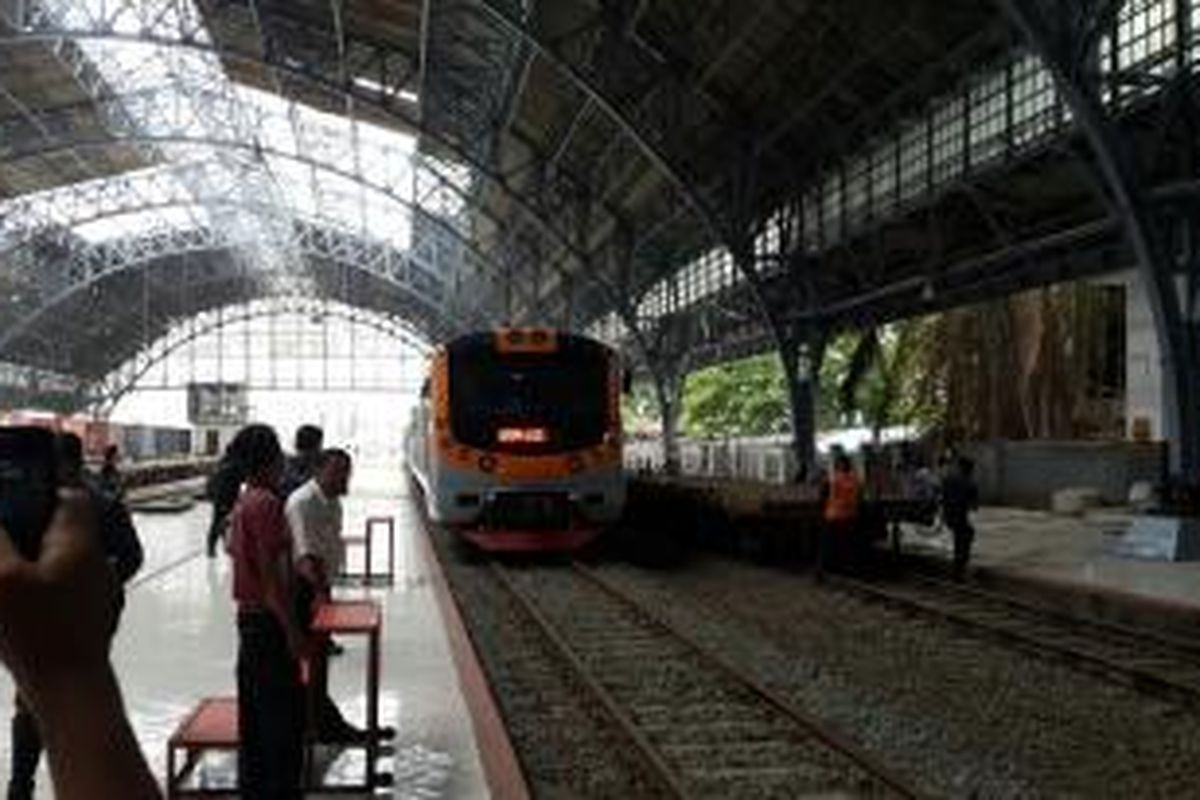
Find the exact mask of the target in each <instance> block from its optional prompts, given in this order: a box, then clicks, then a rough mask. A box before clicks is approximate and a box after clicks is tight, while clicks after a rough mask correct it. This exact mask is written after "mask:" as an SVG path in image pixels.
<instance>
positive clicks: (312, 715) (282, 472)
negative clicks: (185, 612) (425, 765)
mask: <svg viewBox="0 0 1200 800" xmlns="http://www.w3.org/2000/svg"><path fill="white" fill-rule="evenodd" d="M323 443H324V436H323V433H322V431H321V429H320V428H317V427H315V426H312V425H304V426H302V427H301V428H300V429H299V430H298V431H297V433H296V439H295V444H296V452H295V454H294V455H293V456H291V457H290V458H286V459H285V457H284V454H283V449H282V447H281V446H280V444H279V438H278V437H277V436H276V434H275V431H274V430H272V429H271V428H270V427H268V426H266V425H250V426H247V427H246V428H243V429H242V430H241V431H240V432H239V433H238V434H237V436H235V437H234V439H233V441H232V442H230V444H229V447H228V448H226V451H225V455H224V456H223V458H222V460H221V466H220V467H219V468H218V470H217V473H215V475H214V479H213V481H212V484H211V486H210V489H211V491H212V495H213V520H212V524H211V525H210V528H209V553H210V555H211V556H215V554H216V543H217V542H218V541H220V540H222V539H224V540H225V548H226V550H227V552H228V553H229V555H230V558H231V560H232V562H233V595H234V601H235V603H236V605H237V625H238V660H237V685H238V718H239V724H240V731H239V742H240V750H239V753H238V770H239V775H238V784H239V786H240V787H242V792H243V793H244V795H245V796H247V797H263V798H285V797H287V798H290V797H295V796H298V793H299V789H300V779H301V768H302V763H303V751H304V737H305V733H306V731H310V732H311V735H312V737H313V738H314V739H315V740H316V741H319V742H323V743H331V744H361V743H364V742H365V741H366V739H367V736H368V733H367V731H365V730H362V729H360V728H356V727H354V726H353V725H351V724H350V723H348V722H347V721H346V719H345V718H344V717H343V716H342V714H341V712H340V711H339V710H338V708H337V705H336V704H335V703H334V702H333V700H332V698H330V696H329V690H328V674H329V670H328V658H329V655H330V654H331V653H335V652H337V651H336V648H335V646H334V644H333V643H332V642H331V641H330V640H329V639H328V637H326V636H322V635H320V634H318V633H316V632H315V631H314V629H313V622H314V618H315V614H316V611H317V609H318V607H319V606H320V604H321V603H323V602H328V601H329V600H330V599H331V598H332V588H333V582H334V579H335V578H336V577H337V575H338V574H340V572H341V567H342V557H343V549H342V538H341V537H342V519H343V517H342V507H341V498H342V497H343V496H345V495H346V493H347V491H348V488H349V482H350V475H351V472H352V468H353V463H352V459H351V457H350V454H349V453H348V452H346V451H345V450H341V449H323ZM229 495H233V497H232V498H231V497H230V496H229ZM302 665H304V667H305V668H306V669H304V671H305V672H306V673H307V686H306V685H305V682H304V681H302V674H303V673H302ZM378 735H379V737H380V738H382V739H388V738H392V737H394V736H395V731H394V729H391V728H383V729H381V730H380V731H379V733H378Z"/></svg>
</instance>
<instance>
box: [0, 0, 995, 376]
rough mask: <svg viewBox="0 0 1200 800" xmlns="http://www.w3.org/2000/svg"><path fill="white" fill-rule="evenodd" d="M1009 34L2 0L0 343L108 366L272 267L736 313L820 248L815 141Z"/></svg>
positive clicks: (304, 3)
mask: <svg viewBox="0 0 1200 800" xmlns="http://www.w3.org/2000/svg"><path fill="white" fill-rule="evenodd" d="M1013 37H1014V34H1013V32H1012V30H1011V28H1010V26H1009V25H1008V24H1006V21H1005V19H1004V17H1003V14H1002V13H1001V12H1000V11H998V10H997V6H996V5H995V4H993V3H990V2H983V1H982V0H966V1H964V2H955V3H945V2H935V0H900V1H899V2H892V3H878V2H868V0H839V2H833V1H832V0H764V1H763V2H734V0H553V1H552V2H551V0H124V1H122V0H0V362H4V363H5V364H8V365H17V366H19V367H22V368H28V369H30V370H37V371H38V374H41V375H67V376H74V377H75V378H77V379H80V380H86V381H101V380H102V379H103V378H104V376H106V375H109V374H110V373H112V371H113V370H114V369H116V368H117V367H118V366H119V365H121V364H123V363H126V362H128V361H129V360H130V359H132V358H133V357H134V356H135V355H136V354H137V353H138V352H139V351H142V350H143V349H145V348H147V347H149V346H150V344H151V343H153V342H154V341H155V340H157V339H158V338H160V337H162V336H163V335H164V334H165V333H166V332H167V331H169V330H170V329H171V328H172V326H173V325H175V324H177V323H178V322H179V321H180V320H182V319H186V318H188V317H191V316H194V315H196V314H199V313H202V312H205V311H207V310H211V309H214V308H217V307H221V306H227V305H233V304H244V303H249V302H253V301H255V300H256V299H260V298H264V297H276V296H295V297H305V298H316V299H328V300H331V301H336V302H338V303H344V304H348V305H351V306H355V307H359V308H363V309H367V310H370V311H373V312H375V313H378V314H379V315H381V316H384V317H388V318H398V319H403V320H404V322H405V324H406V325H407V326H410V327H411V328H413V329H415V330H417V331H419V333H420V334H421V335H422V336H424V337H425V338H426V339H428V340H429V341H437V340H441V339H444V338H445V337H447V336H450V335H453V334H454V333H456V332H461V331H465V330H470V329H476V328H480V327H486V326H491V325H495V324H501V323H530V324H550V325H564V326H569V327H572V328H576V329H580V330H588V331H591V332H594V333H600V334H606V335H609V336H610V337H611V338H614V339H620V340H622V341H625V340H629V341H639V342H640V343H641V345H642V346H645V345H646V343H647V342H648V341H650V339H649V338H648V337H651V336H652V335H653V331H654V328H655V325H657V324H658V322H659V321H661V318H662V317H664V316H665V315H668V314H669V313H673V312H676V311H679V310H680V309H682V308H683V307H684V305H685V304H686V302H687V301H688V300H689V299H696V298H697V297H699V296H701V295H709V294H713V295H715V294H722V295H723V296H727V297H726V301H724V305H723V306H722V310H721V313H723V314H724V315H725V316H724V317H721V319H736V320H740V321H741V322H745V321H746V320H750V321H753V320H754V319H755V318H756V316H757V315H758V314H759V312H760V310H761V309H760V308H759V306H760V305H761V304H762V302H763V296H762V293H763V288H762V287H763V281H762V280H757V281H754V282H752V283H751V284H747V282H746V281H745V280H744V277H745V276H746V275H747V274H748V273H750V272H754V271H755V270H758V271H759V272H761V275H760V277H762V276H768V277H769V275H770V274H772V270H774V271H775V272H779V271H781V270H783V269H784V267H785V266H787V265H786V264H785V262H787V261H788V260H789V259H790V258H791V256H789V253H790V252H796V251H799V252H801V253H802V254H803V253H804V252H807V253H809V254H810V255H811V254H812V253H813V252H815V251H817V250H819V249H821V248H825V249H828V250H831V251H836V250H837V247H836V244H837V243H836V241H834V238H835V237H833V234H832V230H833V228H832V225H831V223H829V222H828V221H827V223H826V225H825V227H824V228H823V229H822V230H821V231H819V232H818V231H815V230H810V228H812V224H813V223H812V219H813V217H812V212H811V208H812V206H811V203H809V206H808V207H809V209H810V211H809V213H808V216H807V217H806V216H804V214H803V213H802V212H801V210H800V209H802V207H803V206H804V198H805V197H806V196H807V197H811V196H812V193H813V192H814V191H815V192H817V194H818V195H820V194H821V192H822V191H823V189H822V186H823V185H824V184H823V183H822V181H825V180H827V173H828V168H829V165H830V164H831V163H834V162H835V161H836V160H837V159H839V158H842V157H844V156H847V154H850V153H853V152H857V151H860V150H862V149H863V148H866V147H868V145H871V143H872V142H873V141H875V139H876V137H878V136H880V135H883V134H885V133H886V134H887V135H888V136H895V137H899V136H900V134H899V133H895V131H896V130H897V125H899V124H900V122H901V121H903V120H904V119H905V118H906V115H912V114H913V113H918V112H919V113H924V112H923V111H922V109H924V108H925V107H926V105H927V104H928V103H929V102H930V99H931V98H936V97H938V96H942V95H944V94H945V93H946V92H947V91H952V92H958V91H959V89H957V88H955V87H957V86H958V84H956V83H955V81H956V80H957V76H961V75H963V74H968V73H970V74H974V73H976V72H978V71H979V70H980V69H982V68H983V67H985V66H986V65H988V64H990V63H993V62H994V61H995V60H996V59H998V58H1001V57H1004V54H1006V53H1009V52H1010V51H1011V50H1012V48H1013V46H1014V38H1013ZM1010 71H1011V69H1010ZM964 91H965V90H964ZM966 93H967V94H968V95H969V91H968V92H966ZM930 113H933V112H930ZM927 127H928V126H927ZM889 131H890V132H892V133H888V132H889ZM899 144H900V143H899V142H897V146H899ZM928 144H929V146H930V147H934V146H936V145H937V142H930V143H928ZM923 146H924V145H923ZM898 153H899V151H897V154H896V155H894V158H895V159H896V160H897V162H898V160H899V158H900V156H899V154H898ZM871 163H872V162H871V161H870V160H869V159H868V163H867V169H868V171H870V170H871V169H872V167H871ZM878 169H879V171H881V172H882V171H883V168H878ZM853 179H854V176H853V175H850V176H849V180H851V181H853ZM880 179H881V180H882V179H883V178H880ZM897 179H898V178H897ZM841 180H842V181H843V182H845V181H846V180H847V177H846V176H845V175H844V174H843V177H842V178H841ZM838 191H839V192H840V193H841V194H840V195H839V197H838V198H837V199H836V200H835V202H834V205H837V206H838V207H839V208H840V209H841V210H842V211H843V212H847V209H849V210H850V211H853V209H854V208H855V206H854V204H855V202H857V201H856V199H855V196H854V195H853V186H849V187H848V186H847V185H842V186H840V187H839V189H838ZM898 199H904V198H899V197H898ZM908 199H912V198H908ZM819 205H820V199H819V198H818V206H819ZM826 216H828V214H827V215H826ZM839 225H841V223H839ZM840 229H841V230H843V231H846V230H849V226H843V227H842V228H840ZM818 233H819V234H820V237H822V238H821V240H820V241H815V240H813V237H816V236H817V234H818ZM806 235H807V236H808V237H809V240H813V241H808V240H805V236H806ZM805 241H807V245H805V244H804V242H805ZM798 243H799V244H798ZM807 286H808V291H810V292H817V295H819V294H820V292H821V291H827V292H835V293H836V292H842V293H845V292H856V293H860V294H861V293H862V292H864V291H866V290H867V289H869V288H870V287H869V286H865V287H864V285H863V282H862V281H861V280H859V279H857V278H856V279H855V280H854V281H850V280H848V279H847V278H846V277H845V276H842V275H834V274H833V273H830V274H828V275H826V274H825V273H822V272H818V273H814V276H813V277H812V278H811V280H810V281H809V283H808V284H807ZM814 287H815V288H814ZM822 287H825V288H824V289H822ZM688 292H691V294H690V295H689V294H688ZM681 293H682V294H681ZM817 295H812V297H816V296H817ZM681 297H682V298H683V299H681ZM810 302H811V301H810ZM614 321H615V324H614ZM739 324H740V323H739ZM614 327H615V328H616V329H617V330H614ZM722 330H723V329H722ZM721 336H723V337H725V338H727V339H728V338H731V337H732V336H733V334H732V333H721Z"/></svg>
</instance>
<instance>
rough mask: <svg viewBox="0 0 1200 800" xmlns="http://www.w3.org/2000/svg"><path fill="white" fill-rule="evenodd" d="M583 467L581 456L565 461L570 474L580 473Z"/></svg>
mask: <svg viewBox="0 0 1200 800" xmlns="http://www.w3.org/2000/svg"><path fill="white" fill-rule="evenodd" d="M583 467H584V463H583V456H571V457H570V458H568V459H567V469H569V470H570V471H571V472H573V473H574V472H581V471H582V470H583Z"/></svg>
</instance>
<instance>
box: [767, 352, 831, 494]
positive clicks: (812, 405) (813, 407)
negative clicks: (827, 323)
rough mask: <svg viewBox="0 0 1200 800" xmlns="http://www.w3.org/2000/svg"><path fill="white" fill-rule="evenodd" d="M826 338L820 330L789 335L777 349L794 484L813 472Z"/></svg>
mask: <svg viewBox="0 0 1200 800" xmlns="http://www.w3.org/2000/svg"><path fill="white" fill-rule="evenodd" d="M828 338H829V337H828V335H827V332H826V331H825V330H824V329H823V328H812V329H809V330H806V331H803V332H801V331H792V332H789V335H787V336H785V337H784V338H783V339H782V341H781V342H780V346H779V359H780V361H782V362H783V376H784V381H785V384H786V387H787V393H788V401H789V409H790V412H791V423H792V441H791V445H792V456H793V458H794V462H793V471H792V474H791V475H790V476H789V477H790V479H791V480H794V481H795V482H797V483H804V482H805V481H807V480H809V479H810V478H811V477H812V475H813V474H814V472H815V469H816V463H817V396H818V392H819V391H820V375H821V364H822V362H823V361H824V360H825V346H826V344H827V342H828Z"/></svg>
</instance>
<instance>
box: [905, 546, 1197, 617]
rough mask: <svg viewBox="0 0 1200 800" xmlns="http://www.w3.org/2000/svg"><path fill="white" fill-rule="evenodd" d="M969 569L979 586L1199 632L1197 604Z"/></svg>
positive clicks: (924, 560)
mask: <svg viewBox="0 0 1200 800" xmlns="http://www.w3.org/2000/svg"><path fill="white" fill-rule="evenodd" d="M904 558H905V560H906V561H910V562H916V563H919V564H922V565H926V566H931V567H933V568H934V569H936V570H939V571H945V570H946V569H947V568H948V562H947V561H946V559H944V558H940V557H938V556H936V555H933V554H929V553H913V552H907V553H905V554H904ZM970 573H971V577H972V579H973V580H975V581H976V582H977V583H978V584H979V585H980V586H981V587H984V588H990V589H996V590H1002V591H1016V592H1018V593H1020V594H1023V595H1027V596H1030V597H1032V598H1034V599H1036V600H1038V601H1040V602H1042V603H1044V604H1046V605H1050V606H1052V607H1055V608H1058V609H1060V610H1063V611H1069V612H1071V613H1074V614H1077V615H1080V616H1085V617H1093V618H1096V619H1101V620H1108V621H1112V622H1119V623H1122V624H1126V625H1132V626H1142V627H1145V628H1149V629H1154V630H1158V631H1161V632H1163V633H1168V634H1172V635H1176V636H1182V637H1191V638H1196V637H1197V636H1200V604H1192V603H1186V602H1181V601H1177V600H1167V599H1164V598H1160V597H1150V596H1147V595H1143V594H1137V593H1135V592H1130V591H1125V590H1121V589H1114V588H1109V587H1104V586H1095V585H1091V584H1087V583H1082V582H1080V581H1073V580H1069V579H1066V578H1057V577H1054V576H1050V575H1038V574H1036V573H1032V572H1028V571H1024V570H1018V569H1013V568H1011V567H995V566H975V567H971V569H970Z"/></svg>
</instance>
